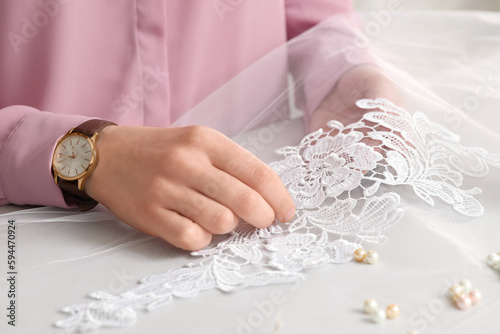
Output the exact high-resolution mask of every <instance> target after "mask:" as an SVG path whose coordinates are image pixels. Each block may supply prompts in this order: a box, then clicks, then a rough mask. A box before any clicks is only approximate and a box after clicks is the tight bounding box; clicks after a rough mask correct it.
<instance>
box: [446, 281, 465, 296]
mask: <svg viewBox="0 0 500 334" xmlns="http://www.w3.org/2000/svg"><path fill="white" fill-rule="evenodd" d="M448 292H449V294H450V297H451V298H454V297H455V296H458V295H460V294H462V293H463V292H464V288H463V287H462V286H461V285H460V284H453V285H452V286H450V289H449V290H448Z"/></svg>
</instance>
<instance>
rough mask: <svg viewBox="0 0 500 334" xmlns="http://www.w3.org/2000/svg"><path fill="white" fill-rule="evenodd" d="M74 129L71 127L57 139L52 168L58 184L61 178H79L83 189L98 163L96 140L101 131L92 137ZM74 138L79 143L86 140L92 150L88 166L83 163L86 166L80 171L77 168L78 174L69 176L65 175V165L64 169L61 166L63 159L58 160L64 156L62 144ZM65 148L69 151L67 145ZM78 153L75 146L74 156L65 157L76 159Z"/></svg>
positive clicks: (80, 188)
mask: <svg viewBox="0 0 500 334" xmlns="http://www.w3.org/2000/svg"><path fill="white" fill-rule="evenodd" d="M73 130H74V129H71V130H70V131H69V132H68V133H67V134H66V135H64V136H63V137H62V138H61V139H59V140H58V141H57V144H56V148H55V150H54V154H53V156H52V170H53V173H54V181H55V183H56V184H58V181H59V179H62V180H66V181H75V180H78V190H82V191H83V187H84V184H85V181H86V179H87V178H88V177H89V176H90V174H92V172H93V171H94V169H95V167H96V165H97V160H98V153H97V147H96V141H97V138H98V136H99V133H97V132H96V133H95V134H94V135H93V136H92V137H88V136H86V135H84V134H82V133H78V132H73ZM73 138H74V139H75V140H76V142H78V144H79V140H84V141H85V143H86V144H88V145H89V146H90V147H89V148H90V150H91V156H90V158H89V159H88V160H89V162H88V165H87V166H83V165H81V167H84V168H82V171H81V172H78V170H77V169H76V170H77V173H75V174H76V175H74V176H68V175H65V174H66V173H64V172H63V169H64V167H63V168H62V169H61V168H60V163H61V160H59V161H58V159H60V158H61V157H62V156H61V155H60V152H61V151H62V148H61V145H64V144H63V143H64V142H66V141H67V140H68V139H70V140H72V139H73ZM86 144H85V145H86ZM85 145H84V146H85ZM64 150H66V151H67V150H68V149H67V147H64ZM76 154H77V153H76V151H75V150H74V148H73V154H72V156H65V157H66V159H68V158H72V159H75V158H76ZM69 174H70V173H69Z"/></svg>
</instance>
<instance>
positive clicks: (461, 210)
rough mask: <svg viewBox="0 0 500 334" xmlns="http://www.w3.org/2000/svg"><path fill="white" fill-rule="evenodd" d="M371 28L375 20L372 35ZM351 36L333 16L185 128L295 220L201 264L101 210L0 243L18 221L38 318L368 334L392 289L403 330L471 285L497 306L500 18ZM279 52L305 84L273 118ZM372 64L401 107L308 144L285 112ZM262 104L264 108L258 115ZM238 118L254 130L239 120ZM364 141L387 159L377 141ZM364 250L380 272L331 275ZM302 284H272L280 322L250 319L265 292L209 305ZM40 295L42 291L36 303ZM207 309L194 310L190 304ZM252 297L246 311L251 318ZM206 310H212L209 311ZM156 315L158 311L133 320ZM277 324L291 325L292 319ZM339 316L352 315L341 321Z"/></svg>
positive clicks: (201, 108) (450, 320) (452, 320)
mask: <svg viewBox="0 0 500 334" xmlns="http://www.w3.org/2000/svg"><path fill="white" fill-rule="evenodd" d="M373 20H374V18H373V17H372V16H370V15H367V16H366V17H365V22H366V23H367V25H366V26H368V25H369V23H370V22H376V21H373ZM350 22H352V20H351V18H349V17H341V16H340V17H333V18H331V19H329V20H327V21H325V22H323V23H322V24H321V25H319V26H317V27H315V28H314V29H312V30H311V31H308V32H307V33H306V34H304V35H302V36H299V37H298V38H297V39H294V40H293V41H291V42H290V43H289V44H288V45H286V46H284V47H282V48H280V49H278V50H276V51H275V52H273V53H272V54H270V55H269V56H268V57H266V58H264V59H262V60H261V61H260V62H258V63H257V64H255V65H254V66H252V67H250V68H249V69H248V70H246V71H245V72H244V73H243V74H242V75H241V76H239V77H237V78H235V79H234V80H232V81H231V82H229V83H228V84H227V85H225V86H224V87H222V88H221V89H220V90H219V91H217V92H216V93H214V94H213V95H212V96H210V97H209V98H208V99H206V100H205V101H203V102H202V103H201V104H199V105H198V106H197V107H195V108H194V109H193V110H192V111H191V112H190V113H188V114H187V115H186V116H185V117H183V118H181V119H180V120H179V121H178V122H177V124H176V125H178V126H181V125H187V124H204V125H209V126H212V127H215V128H216V129H218V130H220V131H222V132H224V133H226V134H227V135H229V136H231V137H232V138H233V139H234V140H235V141H237V142H239V143H240V144H241V145H243V146H245V147H247V148H248V149H249V150H251V151H253V152H254V153H255V154H257V156H259V157H260V158H261V159H263V160H264V161H266V162H268V163H271V165H272V166H273V168H274V169H275V170H276V172H277V173H278V174H279V175H280V177H281V178H282V180H283V182H284V183H285V184H286V185H287V187H288V189H289V191H290V193H291V194H292V196H293V197H294V200H295V203H296V205H297V208H298V211H297V215H296V217H295V219H294V220H293V221H292V222H290V223H288V224H278V223H276V224H273V225H272V226H271V227H270V228H268V229H263V230H255V229H253V228H252V227H250V226H248V225H246V224H245V223H244V222H241V224H240V225H239V227H238V228H237V230H236V231H234V232H233V233H232V234H231V235H230V236H222V237H220V239H219V240H216V241H215V242H214V244H213V245H212V246H211V247H209V248H207V249H204V250H201V251H199V252H195V253H193V254H191V255H189V254H187V253H186V252H183V251H181V250H176V249H174V248H173V247H170V246H169V245H166V244H165V243H164V242H162V241H160V240H157V239H155V238H153V237H149V236H146V235H144V234H142V233H140V232H137V231H135V230H133V229H132V228H129V227H128V226H125V225H123V224H122V223H120V222H119V221H117V220H116V218H114V217H113V216H112V215H111V214H110V213H108V212H107V211H106V210H105V209H103V208H100V209H98V210H96V211H95V212H90V213H78V212H71V211H61V210H56V209H53V208H43V209H32V210H31V211H30V210H25V211H21V212H17V213H7V214H4V215H2V216H0V224H1V225H0V227H1V229H2V233H3V232H4V231H5V230H6V220H7V219H15V220H16V223H17V224H18V227H19V228H18V229H19V240H18V242H19V257H20V259H22V260H20V263H21V265H22V267H21V268H20V269H19V271H20V272H21V273H23V276H22V278H21V281H20V285H19V289H20V290H21V289H24V291H25V293H26V295H25V296H26V297H20V298H23V299H22V300H21V301H24V302H25V304H28V303H29V300H30V299H29V298H28V297H27V296H28V295H30V298H36V299H41V300H45V301H46V302H47V304H48V308H47V309H44V310H40V312H39V313H38V314H39V315H38V316H36V317H37V320H40V322H42V323H44V324H46V325H45V326H50V325H49V323H51V322H53V321H57V325H58V326H61V327H65V328H68V329H76V328H79V329H82V330H86V329H97V328H100V327H124V326H130V325H132V324H134V323H136V326H139V328H141V329H144V330H147V329H148V328H150V329H152V328H155V327H148V326H163V327H164V328H168V329H171V330H172V331H176V330H178V329H179V328H183V330H184V331H188V332H189V330H195V331H196V330H198V331H203V332H212V331H213V332H214V333H215V332H217V333H220V332H224V331H226V332H238V330H239V329H241V328H244V327H245V326H250V328H251V329H253V330H255V331H256V332H266V331H267V332H271V330H272V329H273V328H274V329H275V328H277V327H276V326H278V325H277V324H278V323H280V321H282V322H284V324H285V327H284V332H288V333H294V330H295V331H296V332H300V331H302V332H304V331H306V330H309V331H310V330H313V331H315V332H320V331H324V330H325V329H329V330H333V329H337V330H340V329H348V328H349V330H359V331H366V330H367V327H366V326H370V324H366V323H364V322H363V321H361V320H360V319H359V314H353V312H349V311H350V310H352V309H355V308H356V306H355V305H357V304H360V305H361V303H362V301H363V300H364V298H366V297H367V296H365V294H368V295H370V296H372V295H373V294H377V295H379V296H380V295H382V296H384V295H385V296H390V295H391V292H392V296H391V297H385V298H396V296H395V295H394V292H393V290H400V291H405V292H407V294H406V295H404V294H401V293H398V294H397V295H398V296H401V297H399V298H401V299H400V301H399V303H400V304H401V306H402V307H403V308H404V309H405V310H407V313H406V314H405V315H402V318H403V319H404V320H402V321H400V322H398V323H397V324H396V325H395V326H396V327H397V329H398V330H400V331H404V330H408V329H411V328H412V327H413V328H416V329H418V330H422V327H423V326H424V325H423V323H422V321H419V320H421V319H422V318H421V317H419V315H418V308H419V307H422V306H424V307H427V308H430V305H434V304H436V303H437V301H441V300H442V299H441V297H442V295H443V292H442V290H443V288H444V289H446V286H445V284H444V283H443V281H444V280H449V281H450V282H453V281H454V280H456V279H460V278H463V277H460V275H467V276H468V277H469V278H470V279H471V280H472V281H473V283H474V282H479V284H480V285H481V288H482V290H483V291H484V290H485V289H488V291H490V293H491V294H492V296H494V295H495V293H496V294H497V295H498V293H499V291H500V290H499V288H498V277H497V276H495V273H494V272H493V271H491V272H490V271H488V270H487V269H488V268H486V266H485V265H484V259H485V258H486V256H487V255H488V254H489V253H491V252H492V251H498V250H497V249H495V247H498V240H499V239H498V238H499V237H500V226H499V225H498V223H497V221H496V219H495V216H496V215H498V213H499V211H498V210H499V208H498V205H497V204H498V195H499V191H498V186H499V185H500V172H499V171H498V169H497V168H499V167H500V156H499V153H500V151H499V147H500V145H499V144H500V136H499V131H498V129H497V128H496V126H497V124H499V123H498V120H499V119H500V117H499V116H498V114H497V111H496V107H497V106H498V105H499V104H498V102H500V101H499V99H500V92H499V91H498V90H499V88H500V68H499V67H498V65H497V64H498V63H499V60H500V41H499V40H498V37H497V36H499V35H498V32H497V30H498V29H499V27H500V16H498V15H495V14H485V13H474V14H465V13H461V14H458V13H448V14H446V13H439V14H433V15H427V14H426V15H425V16H424V15H422V14H418V13H416V14H397V15H396V14H395V15H394V16H392V20H391V22H390V24H388V25H387V26H385V27H382V26H381V29H380V32H379V34H378V35H376V36H368V37H369V38H367V35H366V34H367V31H358V30H356V29H355V28H354V27H353V26H351V25H350ZM416 22H418V29H417V28H416V27H415V25H414V24H413V23H416ZM339 25H342V27H343V28H345V26H349V27H350V29H351V30H350V31H351V32H352V35H351V37H352V38H350V39H347V40H351V43H350V44H344V45H341V46H340V45H337V44H335V42H334V41H336V40H338V38H336V36H335V34H336V32H337V31H338V30H339V29H337V28H336V27H338V26H339ZM372 25H373V24H372ZM365 30H366V29H365ZM410 30H411V32H410ZM342 31H345V30H342ZM437 32H439V33H437ZM372 34H373V33H372ZM343 40H344V41H345V40H346V39H345V38H344V39H343ZM330 41H332V42H331V43H330ZM332 45H335V46H334V47H333V46H332ZM283 54H287V55H297V54H299V55H300V54H302V57H291V58H290V63H289V65H290V67H291V72H292V73H293V80H292V85H290V88H289V89H288V90H285V91H282V92H279V93H277V94H276V96H275V98H274V101H273V103H271V104H269V105H260V104H259V101H267V100H268V95H269V92H268V91H266V89H265V87H266V85H265V83H266V77H267V76H269V75H272V73H273V71H272V69H273V68H278V67H276V63H277V62H282V61H283ZM366 62H370V63H376V64H377V66H380V67H381V68H383V69H384V71H385V72H386V73H387V75H388V76H389V77H390V78H391V79H392V80H393V81H394V82H395V83H396V84H397V86H398V88H399V90H400V92H401V95H402V96H403V99H404V108H401V107H398V106H396V105H394V104H393V103H392V102H391V101H387V100H383V99H379V100H368V99H363V100H359V101H357V102H356V101H353V103H355V102H356V103H357V106H358V108H359V109H360V110H363V111H365V113H364V115H363V119H361V120H360V121H359V122H355V123H351V124H343V123H342V120H332V121H331V122H329V123H328V126H327V128H326V129H325V130H320V131H316V132H313V133H311V134H309V135H306V133H308V130H307V121H304V118H302V117H301V115H300V113H298V111H297V110H296V109H292V110H290V109H289V105H290V100H292V101H293V102H294V103H295V105H296V106H298V107H299V108H300V109H302V110H303V111H304V112H305V114H306V117H308V115H310V113H311V111H312V110H314V108H315V107H316V106H317V105H318V103H319V101H321V99H322V98H323V97H324V95H325V94H326V93H327V92H328V91H329V90H330V89H332V87H333V86H334V85H335V83H336V80H337V79H338V77H339V74H338V71H336V68H335V64H343V65H342V66H344V65H345V64H351V65H352V66H356V65H358V64H361V63H366ZM261 95H263V96H265V97H266V98H263V99H262V100H259V96H261ZM254 101H255V103H254ZM292 104H293V103H292ZM215 108H217V112H212V111H213V110H214V109H215ZM234 110H239V112H238V115H240V111H241V114H243V115H246V118H243V119H242V118H238V117H233V115H234ZM366 138H370V139H373V140H375V141H377V142H378V143H379V144H376V145H373V144H367V143H366V142H365V141H364V139H366ZM276 149H280V150H278V151H275V150H276ZM479 189H482V190H483V193H481V192H480V190H479ZM403 214H404V215H403ZM424 238H425V239H424ZM383 244H385V245H383ZM360 245H362V246H363V247H365V248H371V247H373V248H376V249H378V250H379V251H380V252H381V253H382V252H384V250H385V249H387V250H388V251H387V252H386V253H385V256H384V255H383V257H382V260H383V261H384V264H382V263H381V264H380V266H377V267H369V268H368V267H360V266H355V264H354V263H347V264H344V265H341V266H329V265H328V264H332V263H335V264H340V263H346V262H349V261H350V260H351V258H352V252H353V250H354V249H355V248H357V247H359V246H360ZM381 245H383V246H381ZM397 255H399V257H398V256H397ZM433 255H435V256H433ZM0 256H2V255H1V254H0ZM401 256H402V257H403V258H401ZM423 259H425V261H423ZM186 264H189V265H187V266H185V265H186ZM320 266H321V268H316V269H313V268H315V267H320ZM110 268H111V269H110ZM372 268H375V269H372ZM362 270H363V271H362ZM370 270H375V271H378V273H380V274H381V277H385V278H378V277H376V276H374V275H373V271H370ZM422 273H425V275H424V274H422ZM354 278H355V279H354ZM424 278H425V279H424ZM495 278H496V281H495ZM139 279H142V280H141V283H140V284H137V281H138V280H139ZM304 279H305V280H304ZM396 279H397V281H396ZM301 280H302V282H303V283H300V286H299V287H298V288H297V287H296V286H291V285H288V286H287V287H283V286H284V285H276V286H277V287H280V288H279V289H280V290H279V291H281V292H282V294H284V295H285V296H286V297H287V300H286V303H285V302H283V303H278V302H276V301H275V302H274V304H273V310H274V311H273V312H270V315H269V316H265V314H264V313H265V312H264V311H259V310H260V308H259V307H257V306H255V305H257V304H259V305H263V301H264V300H267V299H266V298H268V297H266V296H268V294H269V292H270V291H271V292H273V291H275V290H269V289H271V288H269V287H261V288H258V289H255V288H254V289H244V290H242V291H239V292H237V293H234V294H231V295H219V294H216V293H215V292H213V291H207V292H205V293H203V294H199V295H198V292H200V291H204V290H212V289H214V288H218V289H220V290H222V291H234V290H241V288H246V287H249V286H262V285H268V284H270V283H286V282H292V281H301ZM401 281H404V282H407V283H408V285H405V284H404V283H401ZM395 282H399V283H395ZM44 283H45V284H46V285H42V284H44ZM2 284H4V283H3V282H2ZM476 284H477V283H476ZM42 286H45V289H44V290H46V291H40V287H42ZM360 287H361V288H360ZM367 287H368V288H367ZM409 287H412V288H409ZM417 290H418V291H417ZM21 291H23V290H21ZM90 291H96V292H93V293H92V294H91V297H92V300H85V299H84V294H86V293H88V292H90ZM341 291H343V292H342V293H340V292H341ZM321 295H325V296H330V297H331V299H321V298H320V297H319V296H321ZM194 296H197V297H196V299H194V300H193V301H192V302H191V303H186V302H185V301H182V300H183V299H184V298H187V297H194ZM312 296H316V298H320V299H311V298H312ZM174 297H177V300H175V301H174V299H176V298H174ZM246 299H249V300H250V301H249V302H248V303H246V304H245V303H243V305H244V306H242V308H241V309H238V307H237V306H238V305H240V304H241V303H242V300H246ZM197 300H198V301H199V302H196V301H197ZM436 300H437V301H436ZM390 302H394V301H393V300H390ZM441 302H442V301H441ZM207 303H208V305H211V307H208V308H207V307H205V308H203V305H202V304H205V305H206V304H207ZM252 303H253V304H252ZM356 303H357V304H356ZM20 304H21V303H20ZM387 304H389V301H388V303H387ZM497 304H498V301H496V300H493V299H489V298H487V297H486V298H485V301H484V305H485V306H484V308H482V309H480V311H478V312H477V313H476V314H475V315H474V318H473V321H472V323H474V325H475V326H476V327H477V326H480V327H481V328H482V329H483V331H486V332H488V330H489V329H492V328H495V327H494V326H495V325H494V324H493V323H492V322H491V319H492V318H491V316H490V315H489V313H491V311H490V310H491V309H494V307H495V306H498V305H497ZM65 305H72V306H68V307H66V308H65V309H63V310H64V311H65V312H67V313H68V314H67V315H64V316H61V315H58V314H57V313H56V310H57V309H59V308H61V307H63V306H65ZM166 305H169V306H168V307H164V306H166ZM436 305H437V304H436ZM160 307H164V308H163V309H162V310H157V311H155V312H154V313H152V314H138V312H137V311H138V310H141V309H147V310H156V309H158V308H160ZM311 307H313V308H314V312H315V314H316V315H318V316H320V315H325V316H326V314H327V313H325V312H326V309H328V308H332V309H335V310H336V314H338V315H339V318H338V319H336V321H316V322H314V321H312V322H311V321H310V320H311V319H310V318H309V317H310V316H309V315H307V314H306V313H307V311H306V310H307V309H310V308H311ZM230 308H235V309H234V310H230ZM443 308H444V310H443V311H440V312H439V314H437V315H436V316H435V317H436V318H437V316H439V317H440V318H439V321H427V322H426V323H425V326H426V327H425V328H433V330H434V331H435V332H444V330H445V329H447V330H452V331H453V332H460V333H462V332H463V333H467V332H468V330H470V327H468V326H470V324H469V323H470V322H468V321H467V319H465V318H463V315H461V314H458V315H457V314H456V312H455V313H453V311H451V307H450V306H449V305H447V304H444V306H443ZM31 309H33V307H30V308H28V307H27V308H26V311H25V312H26V313H28V310H31ZM278 309H280V310H285V311H283V312H285V313H284V315H283V316H282V315H281V314H280V313H279V312H278ZM221 311H224V314H225V315H224V316H221V315H220V312H221ZM252 312H253V313H252ZM255 312H260V314H262V315H264V316H263V317H262V319H263V320H262V321H261V322H259V324H258V325H256V322H255V321H253V322H252V321H251V319H252V318H251V315H252V314H254V313H255ZM343 312H346V313H345V314H346V316H340V315H342V314H343ZM153 314H160V318H162V317H163V318H168V320H164V319H159V318H158V317H155V316H154V315H153ZM193 314H197V317H194V316H193ZM226 315H227V316H226ZM414 315H416V316H414ZM214 319H215V320H214ZM240 319H242V320H241V321H240ZM283 319H284V320H283ZM314 319H316V318H314ZM487 319H489V321H483V320H487ZM187 324H189V326H191V327H190V329H186V328H187V327H186V326H188V325H187ZM25 326H27V324H26V325H25ZM182 326H184V327H182ZM453 326H456V327H453ZM278 327H279V326H278ZM424 330H425V329H424ZM109 332H110V333H111V331H109ZM240 332H241V331H240ZM490 332H491V331H490Z"/></svg>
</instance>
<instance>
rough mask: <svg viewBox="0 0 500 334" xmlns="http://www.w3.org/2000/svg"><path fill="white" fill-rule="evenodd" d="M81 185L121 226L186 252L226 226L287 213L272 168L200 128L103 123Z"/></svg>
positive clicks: (286, 198) (287, 200)
mask: <svg viewBox="0 0 500 334" xmlns="http://www.w3.org/2000/svg"><path fill="white" fill-rule="evenodd" d="M98 149H99V162H98V165H97V167H96V169H95V171H94V172H93V173H92V175H91V176H90V177H89V179H88V180H87V182H86V185H85V190H86V192H87V193H88V194H89V196H91V197H92V198H94V199H95V200H97V201H98V202H100V203H102V204H103V205H104V206H106V207H107V208H108V209H110V210H111V211H112V212H113V213H114V214H115V215H116V216H117V217H118V218H120V219H121V220H122V221H124V222H125V223H127V224H129V225H131V226H133V227H135V228H137V229H139V230H141V231H143V232H146V233H148V234H151V235H154V236H158V237H160V238H162V239H164V240H166V241H168V242H169V243H171V244H173V245H175V246H177V247H181V248H184V249H187V250H198V249H201V248H203V247H205V246H207V245H208V244H209V243H210V241H211V238H212V235H213V234H224V233H228V232H230V231H232V230H233V229H234V228H235V227H236V225H237V224H238V220H239V218H241V219H243V220H244V221H246V222H247V223H249V224H252V225H254V226H256V227H261V228H262V227H267V226H269V225H270V224H271V223H272V222H273V221H274V219H275V218H276V219H278V220H279V221H282V222H285V221H289V220H290V219H291V218H292V217H293V216H294V214H295V209H294V205H293V201H292V198H291V197H290V195H289V194H288V192H287V190H286V188H285V187H284V185H283V183H282V182H281V180H280V179H279V177H278V176H277V175H276V173H275V172H274V171H273V170H272V169H271V168H270V167H269V166H267V165H266V164H264V163H263V162H261V161H260V160H258V159H257V158H256V157H255V156H253V155H252V154H251V153H249V152H248V151H246V150H245V149H243V148H242V147H241V146H239V145H237V144H236V143H234V142H233V141H231V140H230V139H228V138H227V137H225V136H224V135H222V134H221V133H219V132H217V131H215V130H213V129H210V128H206V127H201V126H191V127H182V128H148V127H122V126H109V127H106V128H105V129H104V130H103V131H102V132H101V135H100V137H99V139H98Z"/></svg>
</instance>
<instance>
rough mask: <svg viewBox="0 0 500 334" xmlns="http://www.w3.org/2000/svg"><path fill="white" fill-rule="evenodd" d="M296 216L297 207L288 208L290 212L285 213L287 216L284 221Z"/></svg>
mask: <svg viewBox="0 0 500 334" xmlns="http://www.w3.org/2000/svg"><path fill="white" fill-rule="evenodd" d="M294 216H295V208H291V209H290V210H288V212H287V213H286V215H285V218H284V220H283V222H284V223H286V222H289V221H290V220H292V218H293V217H294Z"/></svg>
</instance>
